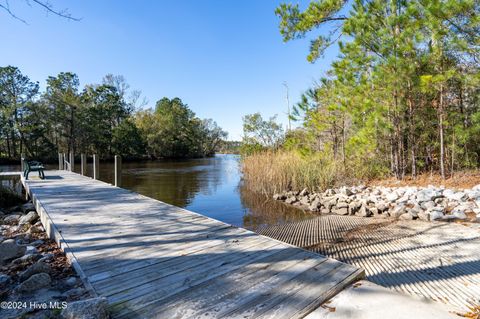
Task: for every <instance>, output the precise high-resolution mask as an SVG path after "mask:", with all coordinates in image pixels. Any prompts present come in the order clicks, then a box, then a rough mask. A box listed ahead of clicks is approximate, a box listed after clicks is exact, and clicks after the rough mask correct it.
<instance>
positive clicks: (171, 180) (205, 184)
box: [107, 158, 222, 207]
mask: <svg viewBox="0 0 480 319" xmlns="http://www.w3.org/2000/svg"><path fill="white" fill-rule="evenodd" d="M212 165H215V166H216V165H219V166H220V167H219V168H216V167H213V170H212ZM221 165H222V164H221V163H217V161H216V160H215V159H214V158H211V159H198V160H189V161H176V162H165V161H163V162H161V161H156V162H145V163H142V165H139V164H138V163H134V164H133V165H132V167H129V165H128V164H127V165H126V167H124V173H123V176H122V183H123V184H122V186H123V187H125V188H128V189H131V190H133V191H135V192H138V193H140V194H143V195H146V196H148V197H152V198H155V199H158V200H161V201H163V202H166V203H169V204H172V205H175V206H179V207H186V206H188V205H189V204H190V203H191V202H192V201H193V199H194V198H195V196H196V195H197V194H199V193H202V194H204V195H210V194H212V193H214V192H215V191H216V189H217V187H218V186H219V185H220V184H221V183H222V174H220V173H219V172H215V171H214V170H215V169H221ZM107 178H108V177H107Z"/></svg>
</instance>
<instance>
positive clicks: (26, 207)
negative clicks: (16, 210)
mask: <svg viewBox="0 0 480 319" xmlns="http://www.w3.org/2000/svg"><path fill="white" fill-rule="evenodd" d="M20 209H21V210H22V212H23V213H24V214H27V213H28V212H31V211H32V210H35V206H34V205H33V203H31V202H29V203H26V204H23V205H22V206H20Z"/></svg>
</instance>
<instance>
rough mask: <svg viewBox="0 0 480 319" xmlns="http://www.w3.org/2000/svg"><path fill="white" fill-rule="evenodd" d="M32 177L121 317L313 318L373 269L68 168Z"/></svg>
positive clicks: (69, 245) (35, 191)
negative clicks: (224, 221) (310, 314)
mask: <svg viewBox="0 0 480 319" xmlns="http://www.w3.org/2000/svg"><path fill="white" fill-rule="evenodd" d="M46 176H47V178H46V179H45V180H39V179H37V178H32V179H30V180H28V181H25V180H24V179H22V183H23V184H24V187H25V189H26V191H27V192H28V194H29V196H30V197H31V198H32V200H33V202H34V204H35V206H36V208H37V211H38V213H39V215H40V217H41V220H42V223H43V225H44V226H45V229H46V230H47V233H48V234H49V236H50V237H51V238H54V239H55V240H56V241H57V242H58V243H59V245H60V246H61V248H62V249H63V250H64V251H65V252H66V254H67V256H68V257H69V258H70V260H71V261H72V264H73V266H74V267H75V269H76V270H77V272H78V273H79V274H80V276H81V277H82V280H83V281H84V283H85V285H86V286H87V288H88V289H89V290H90V291H91V292H92V294H94V295H98V296H104V297H106V298H107V300H108V302H109V305H110V310H111V313H112V316H113V318H240V317H241V318H303V317H304V316H305V315H307V314H309V313H310V312H311V311H313V310H314V309H316V308H317V307H319V306H320V305H321V304H322V303H323V302H324V301H326V300H327V299H329V298H330V297H332V296H333V295H335V294H336V293H338V292H339V291H341V290H342V289H343V288H344V287H345V286H346V285H349V284H350V283H352V282H354V281H356V280H357V279H359V278H361V277H363V274H364V272H363V270H362V269H360V268H357V267H355V266H351V265H348V264H345V263H342V262H339V261H337V260H334V259H330V258H326V257H324V256H322V255H320V254H316V253H313V252H309V251H306V250H303V249H300V248H297V247H294V246H292V245H290V244H286V243H283V242H280V241H278V240H275V239H271V238H268V237H265V236H261V235H257V234H255V233H254V232H251V231H248V230H245V229H241V228H237V227H233V226H231V225H228V224H225V223H222V222H220V221H217V220H214V219H211V218H208V217H205V216H202V215H200V214H196V213H193V212H190V211H187V210H184V209H181V208H178V207H175V206H172V205H168V204H165V203H163V202H160V201H157V200H154V199H151V198H148V197H145V196H142V195H139V194H136V193H133V192H130V191H128V190H125V189H122V188H118V187H114V186H112V185H110V184H107V183H103V182H100V181H98V180H94V179H90V178H88V177H84V176H81V175H78V174H75V173H71V172H67V171H46Z"/></svg>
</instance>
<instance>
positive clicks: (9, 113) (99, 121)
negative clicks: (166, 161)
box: [0, 66, 227, 160]
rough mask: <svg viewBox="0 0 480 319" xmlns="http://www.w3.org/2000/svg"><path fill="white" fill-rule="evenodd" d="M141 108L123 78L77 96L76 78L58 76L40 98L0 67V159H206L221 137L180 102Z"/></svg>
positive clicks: (28, 83) (26, 81)
mask: <svg viewBox="0 0 480 319" xmlns="http://www.w3.org/2000/svg"><path fill="white" fill-rule="evenodd" d="M145 105H146V101H145V99H142V98H141V92H140V91H138V90H130V87H129V85H128V84H127V82H126V81H125V79H124V78H123V76H114V75H111V74H109V75H106V76H105V77H104V78H103V80H102V82H101V83H100V84H89V85H85V86H84V87H83V88H82V89H80V82H79V78H78V76H77V75H76V74H74V73H71V72H62V73H60V74H58V75H57V76H50V77H48V78H47V80H46V88H45V90H44V91H43V92H42V91H40V86H39V84H38V82H34V81H32V80H30V78H29V77H28V76H26V75H24V74H22V72H21V71H20V70H19V69H18V68H17V67H14V66H6V67H0V137H1V139H0V158H3V159H12V160H18V159H19V157H20V154H25V155H26V156H27V157H29V158H36V159H44V160H46V159H55V158H56V154H57V153H58V152H65V153H69V152H71V151H72V152H74V153H76V154H78V153H87V154H98V155H99V156H100V157H101V158H111V157H112V156H113V155H122V156H124V157H126V158H131V159H138V158H187V157H204V156H211V155H213V154H214V153H215V151H216V150H217V148H218V147H219V145H220V144H221V142H222V141H223V140H224V139H226V137H227V133H226V132H225V131H223V130H222V129H221V128H220V127H219V126H218V125H217V124H216V123H215V122H214V121H213V120H211V119H199V118H198V117H196V116H195V113H194V112H192V111H191V110H190V108H189V107H188V105H187V104H185V103H183V102H182V100H181V99H179V98H173V99H168V98H162V99H161V100H159V101H158V102H157V103H156V105H155V108H153V109H144V106H145Z"/></svg>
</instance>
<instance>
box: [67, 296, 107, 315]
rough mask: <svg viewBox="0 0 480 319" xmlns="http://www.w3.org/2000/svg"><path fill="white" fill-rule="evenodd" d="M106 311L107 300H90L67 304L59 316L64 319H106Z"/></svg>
mask: <svg viewBox="0 0 480 319" xmlns="http://www.w3.org/2000/svg"><path fill="white" fill-rule="evenodd" d="M107 309H108V303H107V299H105V298H92V299H86V300H80V301H75V302H71V303H69V304H68V307H67V308H65V309H63V310H62V313H61V315H62V317H63V318H65V319H107V318H108V317H109V314H108V310H107Z"/></svg>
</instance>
